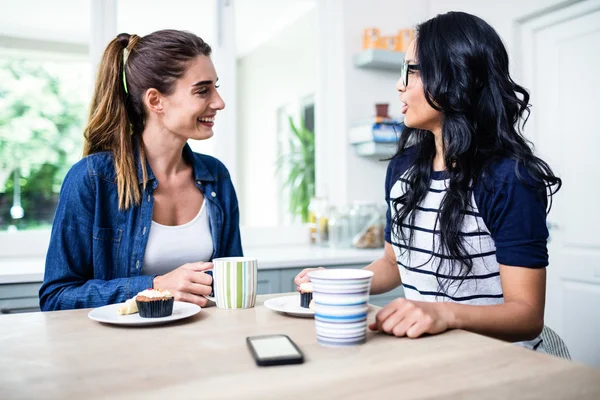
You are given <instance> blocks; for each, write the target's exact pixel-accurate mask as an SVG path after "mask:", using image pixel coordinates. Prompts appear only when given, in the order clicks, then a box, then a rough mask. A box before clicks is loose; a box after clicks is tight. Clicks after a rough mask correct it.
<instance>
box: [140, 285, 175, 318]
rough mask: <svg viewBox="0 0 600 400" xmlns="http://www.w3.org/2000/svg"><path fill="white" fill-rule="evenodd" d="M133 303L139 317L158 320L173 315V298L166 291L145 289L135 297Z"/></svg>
mask: <svg viewBox="0 0 600 400" xmlns="http://www.w3.org/2000/svg"><path fill="white" fill-rule="evenodd" d="M135 302H136V304H137V307H138V312H139V313H140V317H142V318H160V317H168V316H169V315H171V314H173V304H174V302H175V298H174V297H173V295H172V294H171V292H169V291H168V290H163V289H147V290H144V291H143V292H139V293H138V294H137V296H135Z"/></svg>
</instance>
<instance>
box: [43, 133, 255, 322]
mask: <svg viewBox="0 0 600 400" xmlns="http://www.w3.org/2000/svg"><path fill="white" fill-rule="evenodd" d="M183 156H184V159H185V160H186V161H187V162H189V163H190V164H191V165H192V167H193V173H194V180H195V184H196V187H197V188H198V190H200V191H201V192H202V193H203V194H204V198H205V201H208V203H207V205H208V206H209V207H208V214H209V221H210V230H211V235H212V240H213V246H214V252H213V255H212V258H217V257H229V256H241V255H243V253H242V244H241V238H240V230H239V209H238V202H237V197H236V194H235V190H234V188H233V184H232V182H231V178H230V176H229V172H228V171H227V168H226V167H225V166H224V165H223V164H222V163H221V162H220V161H219V160H217V159H216V158H213V157H210V156H207V155H202V154H198V153H194V152H193V151H192V150H191V148H190V147H189V146H188V145H187V144H186V146H185V147H184V149H183ZM138 159H139V158H138ZM146 165H147V173H148V181H147V185H146V189H145V190H144V189H143V179H142V169H141V166H140V165H139V162H138V166H137V170H138V171H137V172H138V183H139V185H140V191H141V194H142V198H141V202H140V204H139V205H137V206H132V207H129V208H128V209H126V210H119V200H118V193H117V183H116V172H115V164H114V161H113V156H112V153H109V152H102V153H95V154H92V155H89V156H87V157H85V158H83V159H82V160H81V161H79V162H78V163H77V164H75V165H74V166H73V167H72V168H71V170H70V171H69V173H68V174H67V176H66V177H65V180H64V182H63V185H62V188H61V191H60V196H59V200H58V206H57V209H56V214H55V216H54V223H53V225H52V234H51V237H50V246H49V248H48V253H47V256H46V270H45V274H44V283H43V284H42V287H41V288H40V307H41V309H42V311H50V310H66V309H73V308H91V307H99V306H104V305H107V304H113V303H119V302H124V301H125V300H127V299H130V298H132V297H133V296H135V295H136V294H137V293H138V292H140V291H142V290H144V289H147V288H152V282H153V279H154V277H155V275H144V274H143V273H144V265H143V261H144V253H145V251H146V244H147V242H148V234H149V232H150V226H151V222H152V210H153V207H154V196H153V193H154V191H155V190H156V188H157V187H158V184H159V183H158V180H157V179H156V177H155V176H154V174H153V173H152V169H151V168H150V166H149V165H148V164H146ZM212 258H211V259H212Z"/></svg>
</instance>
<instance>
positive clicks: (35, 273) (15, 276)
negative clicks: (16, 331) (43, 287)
mask: <svg viewBox="0 0 600 400" xmlns="http://www.w3.org/2000/svg"><path fill="white" fill-rule="evenodd" d="M244 254H245V255H246V256H248V257H256V258H257V259H258V265H259V266H258V268H259V269H260V270H273V269H284V268H304V267H320V266H323V267H327V266H334V265H335V266H343V265H346V264H347V265H356V264H364V265H367V264H369V263H371V262H372V261H374V260H375V259H377V258H379V257H381V256H382V255H383V249H382V248H381V249H365V250H359V249H332V248H326V247H318V246H310V245H296V246H289V245H288V246H261V247H248V248H246V249H245V250H244ZM44 263H45V260H44V259H43V258H4V259H0V284H11V283H27V282H42V281H43V280H44Z"/></svg>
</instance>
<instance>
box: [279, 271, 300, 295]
mask: <svg viewBox="0 0 600 400" xmlns="http://www.w3.org/2000/svg"><path fill="white" fill-rule="evenodd" d="M303 269H304V268H286V269H282V270H281V292H282V293H289V292H295V291H296V285H295V284H294V278H295V277H296V275H298V274H299V273H300V271H302V270H303Z"/></svg>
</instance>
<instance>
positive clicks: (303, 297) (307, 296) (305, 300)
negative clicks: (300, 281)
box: [300, 292, 313, 308]
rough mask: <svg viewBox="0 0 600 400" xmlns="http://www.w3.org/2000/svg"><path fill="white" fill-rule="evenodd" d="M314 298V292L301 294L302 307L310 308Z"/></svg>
mask: <svg viewBox="0 0 600 400" xmlns="http://www.w3.org/2000/svg"><path fill="white" fill-rule="evenodd" d="M312 298H313V294H312V292H307V293H300V307H304V308H308V306H309V305H310V301H311V300H312Z"/></svg>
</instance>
